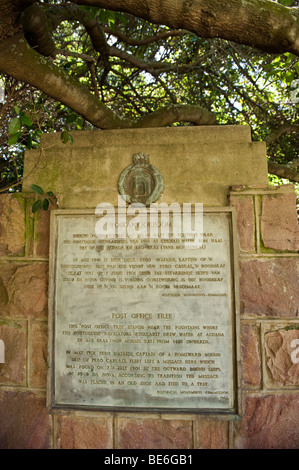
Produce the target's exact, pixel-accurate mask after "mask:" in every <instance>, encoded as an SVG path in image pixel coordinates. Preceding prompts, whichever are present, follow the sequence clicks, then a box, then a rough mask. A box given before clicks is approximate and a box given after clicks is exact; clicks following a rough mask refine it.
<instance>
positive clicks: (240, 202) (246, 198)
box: [0, 186, 299, 449]
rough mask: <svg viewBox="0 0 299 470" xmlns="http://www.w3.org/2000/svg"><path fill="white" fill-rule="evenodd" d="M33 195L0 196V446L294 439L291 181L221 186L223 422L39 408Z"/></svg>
mask: <svg viewBox="0 0 299 470" xmlns="http://www.w3.org/2000/svg"><path fill="white" fill-rule="evenodd" d="M32 201H33V199H32V198H31V197H30V195H20V194H18V195H10V194H3V195H1V196H0V215H1V219H0V255H1V257H0V339H2V340H3V341H4V344H5V363H4V364H0V422H1V428H0V448H2V449H4V448H6V449H7V448H18V449H21V448H22V449H39V448H43V449H49V448H50V449H51V448H63V449H70V448H71V449H73V448H75V449H78V448H99V449H192V448H193V449H219V448H220V449H228V448H231V449H248V448H250V449H251V448H283V449H286V448H298V447H299V431H298V430H299V406H298V405H299V395H298V385H299V362H297V360H298V358H299V352H298V353H297V356H296V347H297V348H298V347H299V320H298V313H299V310H298V309H299V289H298V269H297V268H298V264H299V255H298V248H299V230H298V223H297V214H296V203H295V193H294V189H293V187H292V186H282V187H275V188H274V187H266V188H248V187H243V186H242V187H233V188H232V191H231V193H230V204H231V205H233V206H235V207H236V209H237V214H238V216H237V225H238V233H239V248H240V255H239V261H240V263H239V265H240V273H239V274H240V301H241V318H242V320H241V346H242V396H243V399H242V418H241V419H240V420H239V421H232V422H229V421H227V420H215V419H209V418H207V417H204V416H194V415H192V416H181V415H142V414H124V413H95V412H86V413H83V412H70V413H67V414H65V415H62V414H61V415H60V414H59V415H55V416H52V415H50V414H48V412H47V409H46V375H47V268H48V236H49V213H48V212H41V213H39V214H38V215H35V216H33V214H32V213H31V205H32ZM296 250H297V252H296ZM294 340H297V341H294ZM296 345H297V346H296Z"/></svg>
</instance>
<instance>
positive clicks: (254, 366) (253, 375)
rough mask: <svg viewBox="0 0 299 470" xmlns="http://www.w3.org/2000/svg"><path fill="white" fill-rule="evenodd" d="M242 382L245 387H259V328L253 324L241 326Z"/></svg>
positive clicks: (260, 375) (260, 374)
mask: <svg viewBox="0 0 299 470" xmlns="http://www.w3.org/2000/svg"><path fill="white" fill-rule="evenodd" d="M241 355H242V382H243V384H244V386H245V387H255V388H257V387H260V385H261V378H262V372H261V358H260V350H259V328H258V327H257V326H255V325H246V324H245V325H242V327H241Z"/></svg>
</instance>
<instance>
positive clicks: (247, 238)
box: [230, 195, 255, 252]
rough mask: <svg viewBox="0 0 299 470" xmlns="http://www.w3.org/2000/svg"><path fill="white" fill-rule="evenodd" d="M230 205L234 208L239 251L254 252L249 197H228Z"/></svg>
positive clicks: (252, 215) (253, 229) (251, 209)
mask: <svg viewBox="0 0 299 470" xmlns="http://www.w3.org/2000/svg"><path fill="white" fill-rule="evenodd" d="M230 205H231V206H233V207H235V208H236V212H237V229H238V239H239V248H240V250H241V251H247V252H253V251H255V219H254V207H253V199H252V197H251V196H234V195H232V196H231V197H230Z"/></svg>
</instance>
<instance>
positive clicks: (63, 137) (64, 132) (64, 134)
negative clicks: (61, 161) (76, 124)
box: [60, 131, 70, 144]
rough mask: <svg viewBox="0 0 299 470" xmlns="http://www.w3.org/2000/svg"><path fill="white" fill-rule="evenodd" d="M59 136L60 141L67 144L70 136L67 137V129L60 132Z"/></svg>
mask: <svg viewBox="0 0 299 470" xmlns="http://www.w3.org/2000/svg"><path fill="white" fill-rule="evenodd" d="M60 138H61V140H62V142H63V143H64V144H67V143H68V141H69V138H70V137H69V133H68V132H67V131H63V132H61V134H60Z"/></svg>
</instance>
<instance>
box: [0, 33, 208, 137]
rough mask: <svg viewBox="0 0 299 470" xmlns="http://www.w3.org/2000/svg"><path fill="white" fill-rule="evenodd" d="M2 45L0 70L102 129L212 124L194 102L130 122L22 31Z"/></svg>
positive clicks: (206, 113)
mask: <svg viewBox="0 0 299 470" xmlns="http://www.w3.org/2000/svg"><path fill="white" fill-rule="evenodd" d="M2 45H3V48H2V49H1V50H0V70H1V71H3V72H4V73H6V74H8V75H10V76H12V77H14V78H16V79H18V80H20V81H24V82H26V83H28V84H30V85H32V86H34V87H36V88H38V89H39V90H41V91H43V92H44V93H46V94H47V95H49V96H51V97H52V98H54V99H56V100H58V101H60V102H61V103H64V104H65V105H66V106H68V107H70V108H71V109H73V110H74V111H75V112H77V113H78V114H80V115H81V116H83V117H84V118H85V119H87V120H88V121H89V122H91V123H92V124H94V125H95V126H96V127H99V128H102V129H117V128H130V127H160V126H167V125H170V124H172V123H173V122H177V121H186V122H192V123H195V124H201V125H202V124H206V125H209V124H215V118H214V115H213V114H212V113H209V112H208V111H206V110H204V109H202V108H200V107H197V106H174V107H172V106H171V107H169V108H163V109H162V110H159V111H158V112H156V113H153V114H152V115H149V116H145V117H143V118H141V119H140V120H139V121H137V122H131V121H130V120H128V119H123V118H121V117H120V116H118V115H117V114H116V113H114V112H113V111H111V110H110V109H109V108H107V106H105V104H104V103H102V102H101V101H99V100H98V99H97V98H96V97H95V96H94V95H92V94H91V93H90V92H89V90H88V89H87V88H86V87H85V86H83V85H82V84H81V83H80V82H79V81H77V80H75V79H74V78H72V77H71V76H69V75H68V74H67V73H66V72H64V71H63V70H61V69H59V68H58V67H56V66H55V65H54V64H53V63H52V62H50V60H49V59H46V58H45V57H43V56H41V55H40V54H38V52H36V51H35V50H34V49H32V48H30V46H29V45H28V43H27V41H26V40H25V38H24V36H23V35H22V34H18V35H16V36H15V37H11V38H9V39H8V40H6V41H3V42H2Z"/></svg>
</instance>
